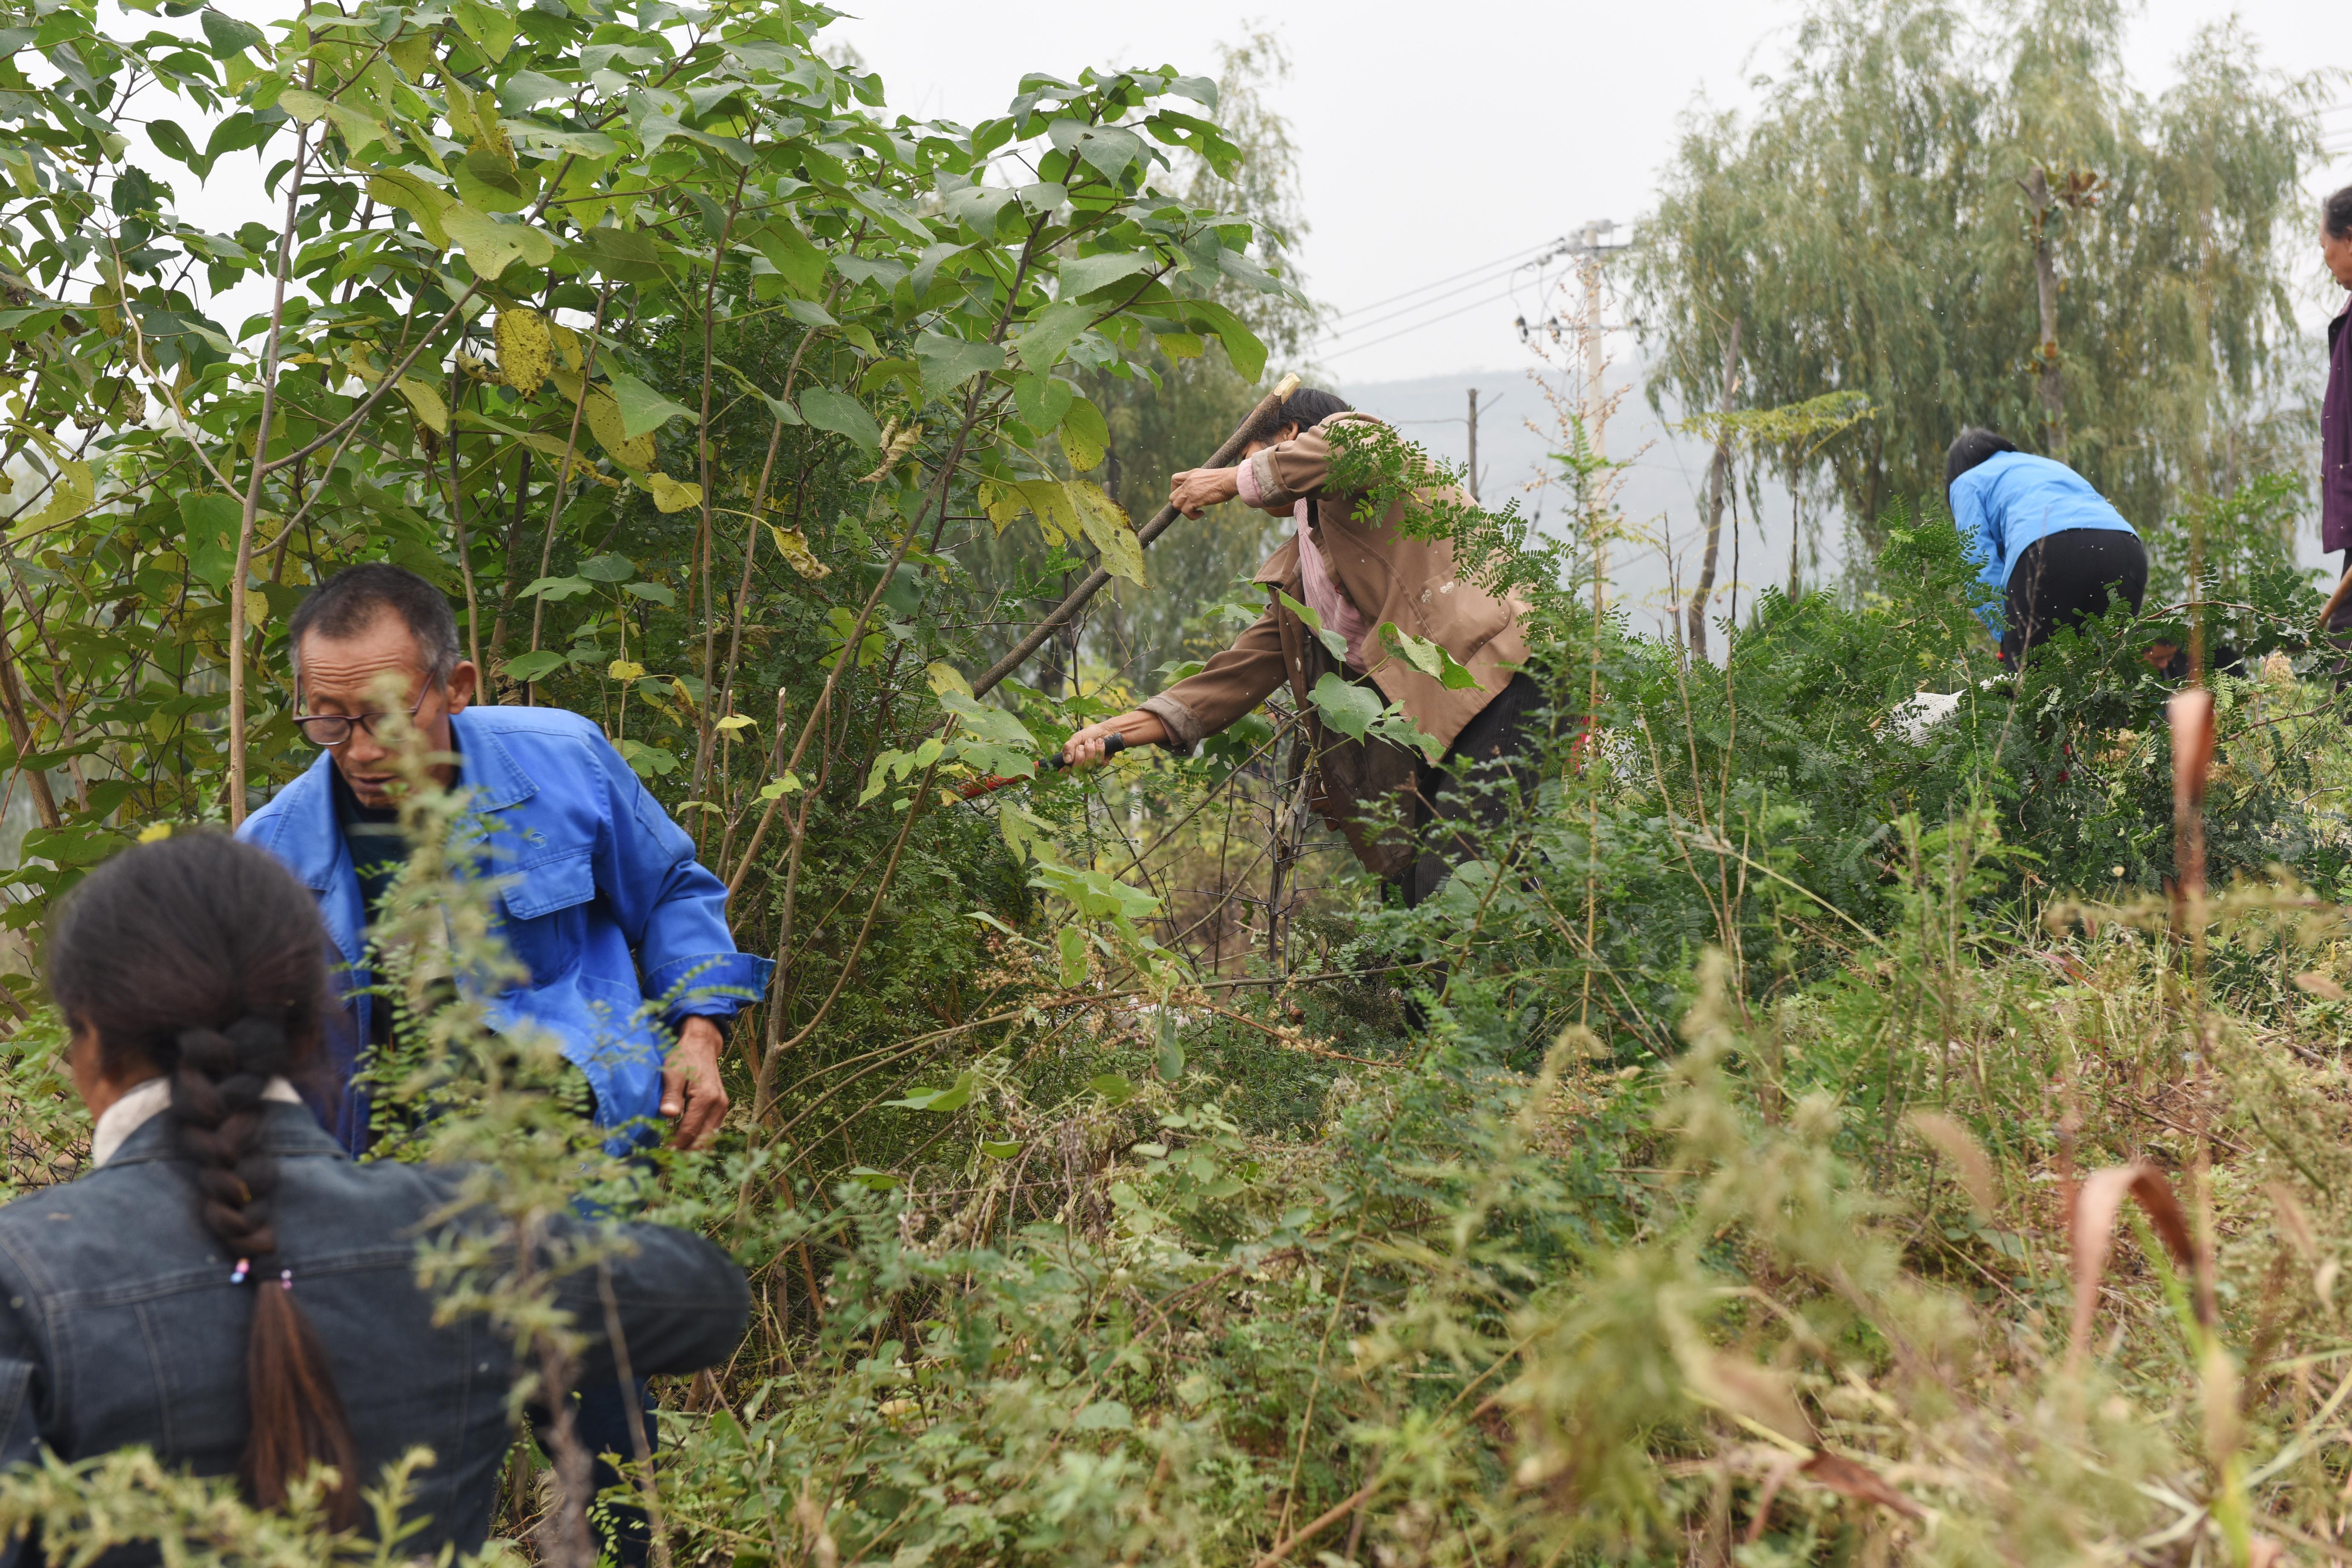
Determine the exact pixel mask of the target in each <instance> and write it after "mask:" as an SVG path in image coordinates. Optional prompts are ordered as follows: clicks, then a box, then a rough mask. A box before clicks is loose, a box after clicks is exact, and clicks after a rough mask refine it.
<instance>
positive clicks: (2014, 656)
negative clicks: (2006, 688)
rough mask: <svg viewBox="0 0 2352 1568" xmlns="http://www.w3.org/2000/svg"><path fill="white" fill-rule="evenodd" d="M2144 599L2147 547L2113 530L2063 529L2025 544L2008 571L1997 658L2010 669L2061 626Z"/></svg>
mask: <svg viewBox="0 0 2352 1568" xmlns="http://www.w3.org/2000/svg"><path fill="white" fill-rule="evenodd" d="M2146 598H2147V545H2145V544H2142V543H2141V542H2140V541H2139V535H2137V534H2136V533H2126V532H2125V531H2123V530H2122V529H2119V528H2066V529H2061V530H2059V531H2057V532H2056V533H2045V534H2043V535H2042V537H2041V538H2040V539H2037V540H2035V541H2034V542H2032V543H2031V544H2029V545H2027V546H2026V547H2025V549H2024V551H2023V552H2022V553H2021V554H2020V555H2019V556H2018V558H2017V564H2016V565H2015V566H2013V567H2011V569H2010V574H2009V593H2008V596H2007V598H2006V600H2005V601H2004V602H2003V605H2002V606H2001V607H2002V613H2003V618H2004V619H2006V620H2007V621H2008V623H2009V629H2008V630H2007V631H2006V632H2004V633H2003V634H2002V636H2001V639H2000V657H2001V658H2002V659H2003V660H2004V661H2006V662H2007V663H2009V664H2011V665H2012V666H2014V665H2017V664H2019V663H2021V662H2022V661H2023V660H2024V658H2025V656H2026V655H2027V654H2029V653H2031V652H2032V651H2033V649H2034V648H2035V647H2038V646H2039V645H2041V644H2042V643H2044V642H2047V641H2049V640H2050V637H2051V636H2052V634H2053V633H2054V632H2056V631H2057V630H2058V629H2059V628H2060V627H2061V626H2081V625H2082V624H2083V623H2084V621H2088V620H2096V619H2097V618H2098V617H2099V616H2104V615H2105V614H2106V613H2107V605H2108V604H2109V603H2110V602H2111V601H2112V600H2115V599H2121V600H2123V601H2124V602H2125V603H2126V604H2127V605H2130V606H2131V607H2132V609H2133V611H2134V612H2135V613H2137V611H2138V609H2139V606H2140V604H2141V601H2142V600H2144V599H2146Z"/></svg>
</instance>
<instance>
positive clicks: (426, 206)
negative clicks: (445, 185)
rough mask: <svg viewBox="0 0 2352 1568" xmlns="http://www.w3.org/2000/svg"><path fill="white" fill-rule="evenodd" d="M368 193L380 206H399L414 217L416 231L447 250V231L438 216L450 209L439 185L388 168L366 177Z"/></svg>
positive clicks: (401, 170)
mask: <svg viewBox="0 0 2352 1568" xmlns="http://www.w3.org/2000/svg"><path fill="white" fill-rule="evenodd" d="M367 191H368V195H371V196H373V197H374V198H375V200H376V202H377V203H378V204H379V205H383V206H388V207H398V208H399V209H400V210H401V211H402V212H404V213H406V214H407V215H408V216H410V217H413V218H415V220H416V228H417V232H418V233H420V234H422V235H424V236H425V238H427V239H429V240H431V241H432V242H433V244H434V245H435V247H437V248H439V249H442V250H446V249H448V248H449V231H448V230H446V229H445V228H443V227H442V226H441V215H442V214H443V213H445V212H447V211H448V210H449V205H450V201H449V197H448V195H446V194H445V193H444V192H443V191H442V190H441V188H440V187H439V186H437V185H434V184H428V183H427V182H425V180H422V179H420V178H418V177H417V176H416V175H415V174H410V173H408V172H407V171H406V170H404V169H388V170H386V171H384V172H383V174H376V175H373V176H371V177H370V178H369V180H368V183H367Z"/></svg>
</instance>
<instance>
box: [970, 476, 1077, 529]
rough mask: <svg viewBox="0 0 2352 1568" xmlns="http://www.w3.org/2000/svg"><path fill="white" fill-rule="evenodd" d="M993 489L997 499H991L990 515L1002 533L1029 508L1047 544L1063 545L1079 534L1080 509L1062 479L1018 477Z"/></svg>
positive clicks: (989, 502)
mask: <svg viewBox="0 0 2352 1568" xmlns="http://www.w3.org/2000/svg"><path fill="white" fill-rule="evenodd" d="M992 488H993V490H994V499H992V500H989V501H988V515H989V516H990V518H991V519H992V520H993V521H995V523H996V531H998V532H999V533H1002V532H1003V531H1004V525H1005V524H1006V523H1008V522H1011V521H1013V519H1014V518H1016V517H1019V516H1020V515H1021V514H1022V513H1023V512H1024V511H1028V512H1033V513H1034V514H1035V515H1036V518H1037V529H1038V531H1039V532H1041V533H1043V534H1044V535H1045V542H1046V543H1048V544H1060V543H1061V542H1063V541H1065V540H1069V539H1076V538H1078V537H1079V535H1080V533H1081V529H1080V526H1079V522H1078V510H1077V508H1076V506H1075V505H1073V504H1072V503H1071V500H1070V498H1069V497H1068V496H1067V495H1066V494H1065V493H1064V492H1063V489H1062V482H1061V481H1060V480H1059V479H1014V480H1013V481H1011V482H1010V483H1007V484H1003V485H998V486H994V487H992Z"/></svg>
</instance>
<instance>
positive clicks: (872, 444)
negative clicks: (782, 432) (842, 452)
mask: <svg viewBox="0 0 2352 1568" xmlns="http://www.w3.org/2000/svg"><path fill="white" fill-rule="evenodd" d="M800 402H801V417H802V418H803V419H805V420H807V421H808V422H809V423H810V424H811V425H813V426H816V428H818V429H820V430H830V431H832V432H833V433H834V434H835V435H836V436H846V437H849V438H850V439H851V440H852V441H855V442H856V443H857V444H858V445H859V446H861V447H865V448H866V450H867V451H869V452H877V451H880V450H881V448H882V427H881V426H879V425H877V424H875V423H874V416H872V415H871V414H868V413H867V412H866V405H864V404H862V403H860V402H858V401H857V399H856V398H854V397H852V396H850V395H848V394H847V393H845V392H835V391H834V390H833V389H832V388H831V387H829V386H813V387H811V388H810V389H809V390H808V391H806V392H803V393H802V394H801V399H800Z"/></svg>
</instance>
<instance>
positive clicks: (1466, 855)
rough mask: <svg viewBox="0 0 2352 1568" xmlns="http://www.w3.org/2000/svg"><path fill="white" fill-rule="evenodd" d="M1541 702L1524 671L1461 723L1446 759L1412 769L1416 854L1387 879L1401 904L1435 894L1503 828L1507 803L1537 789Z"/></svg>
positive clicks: (1539, 690)
mask: <svg viewBox="0 0 2352 1568" xmlns="http://www.w3.org/2000/svg"><path fill="white" fill-rule="evenodd" d="M1544 705H1545V698H1544V692H1543V689H1542V688H1541V687H1540V686H1538V685H1537V684H1536V682H1535V680H1534V679H1532V678H1531V677H1530V676H1528V674H1527V672H1526V671H1524V670H1522V671H1521V672H1519V673H1518V674H1517V675H1514V676H1512V677H1511V683H1510V684H1509V685H1508V686H1506V687H1505V688H1503V689H1502V690H1500V691H1498V692H1496V694H1495V700H1493V701H1492V702H1489V703H1487V704H1486V707H1484V708H1482V709H1480V710H1478V715H1477V717H1476V718H1475V719H1473V720H1471V721H1470V722H1468V723H1467V724H1465V725H1464V726H1463V727H1462V732H1461V733H1460V734H1459V735H1456V736H1455V737H1454V744H1453V746H1452V747H1451V748H1449V749H1448V750H1447V752H1446V753H1445V755H1444V758H1443V759H1441V760H1440V761H1439V762H1438V763H1436V764H1435V765H1434V766H1433V765H1431V764H1430V763H1422V764H1421V765H1420V766H1419V767H1418V768H1417V769H1416V770H1415V771H1414V779H1413V785H1414V790H1413V794H1414V799H1413V814H1412V815H1413V823H1412V826H1413V837H1414V838H1415V839H1416V840H1417V841H1418V842H1419V843H1420V845H1421V853H1420V855H1419V856H1418V857H1417V858H1415V859H1414V860H1413V863H1412V865H1410V866H1408V867H1406V868H1404V870H1403V871H1402V872H1401V873H1400V874H1399V875H1398V876H1397V877H1396V878H1395V879H1393V883H1392V885H1393V886H1394V887H1395V888H1396V889H1397V891H1398V893H1399V894H1400V896H1401V897H1402V900H1403V903H1404V907H1405V908H1407V909H1412V908H1414V907H1415V906H1417V905H1419V904H1421V903H1423V901H1425V900H1428V899H1430V898H1433V897H1434V896H1435V895H1436V893H1437V890H1438V889H1441V888H1443V887H1444V886H1445V881H1446V879H1447V878H1449V877H1451V876H1453V875H1454V867H1456V866H1458V865H1460V864H1461V863H1462V862H1463V861H1465V860H1469V859H1473V858H1476V857H1477V855H1478V854H1479V853H1480V850H1481V847H1482V846H1481V840H1482V838H1483V837H1484V836H1485V835H1486V833H1488V832H1491V831H1492V830H1493V829H1495V828H1496V827H1499V826H1502V824H1503V821H1504V819H1505V818H1506V817H1507V816H1509V814H1510V810H1511V807H1512V805H1514V804H1515V803H1516V802H1517V800H1518V799H1520V798H1521V797H1522V796H1528V797H1531V796H1533V795H1534V794H1535V789H1536V784H1537V783H1538V776H1537V772H1536V758H1535V755H1534V751H1535V746H1536V744H1537V742H1539V741H1540V740H1541V739H1542V738H1543V725H1542V724H1541V722H1540V720H1539V715H1540V712H1541V710H1542V709H1543V707H1544Z"/></svg>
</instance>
